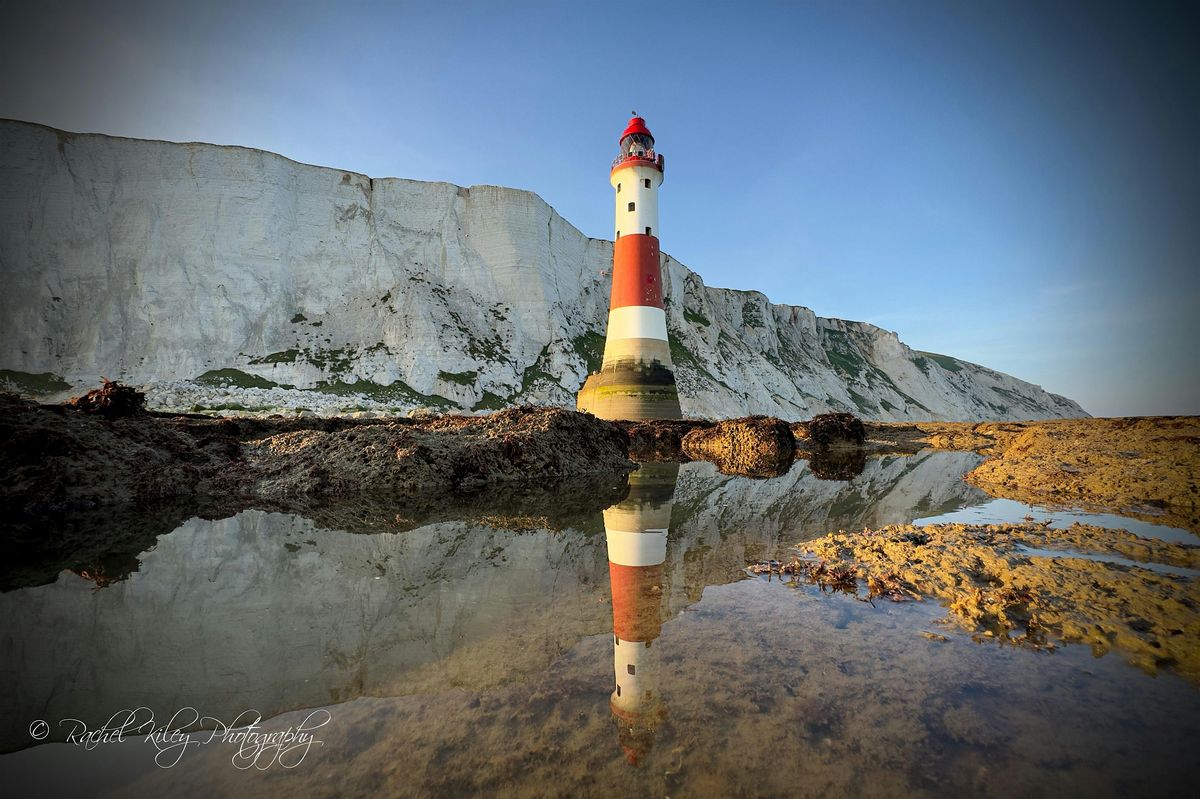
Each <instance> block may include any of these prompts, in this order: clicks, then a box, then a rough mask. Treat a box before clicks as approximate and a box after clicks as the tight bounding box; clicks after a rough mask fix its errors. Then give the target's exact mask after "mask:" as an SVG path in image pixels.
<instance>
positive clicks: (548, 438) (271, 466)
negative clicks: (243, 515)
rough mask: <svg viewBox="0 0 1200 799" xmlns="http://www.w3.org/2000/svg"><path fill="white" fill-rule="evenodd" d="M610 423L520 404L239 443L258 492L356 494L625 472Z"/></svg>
mask: <svg viewBox="0 0 1200 799" xmlns="http://www.w3.org/2000/svg"><path fill="white" fill-rule="evenodd" d="M628 452H629V440H628V438H627V437H626V435H625V432H624V431H623V430H622V429H621V428H619V427H617V426H616V425H614V424H612V423H610V422H605V421H601V420H600V419H597V418H595V417H594V416H591V415H590V414H583V413H576V412H574V411H567V410H563V409H561V408H537V407H531V406H526V407H521V408H510V409H508V410H504V411H500V412H498V413H493V414H490V415H488V416H481V417H469V416H444V417H440V418H438V419H435V420H432V421H430V422H426V423H420V424H393V423H387V424H377V425H363V426H359V427H354V428H349V429H345V430H335V431H329V432H327V431H323V430H297V431H293V432H288V433H281V434H279V435H273V436H269V437H266V438H263V439H260V440H258V441H254V442H251V443H248V444H247V445H246V454H247V459H248V460H249V461H250V462H251V463H252V464H253V467H252V468H253V471H254V486H253V489H252V492H253V493H254V494H255V495H257V496H259V497H272V498H279V497H286V496H292V495H297V494H345V493H350V492H355V491H364V490H388V491H400V492H404V491H430V490H436V489H449V488H454V489H468V490H469V489H477V488H481V487H483V486H487V485H494V484H498V483H504V482H510V481H516V480H523V479H533V480H546V479H564V478H570V477H574V476H578V475H584V474H596V473H600V472H624V471H628V470H629V469H630V468H632V466H633V464H632V463H631V462H630V460H629V458H628Z"/></svg>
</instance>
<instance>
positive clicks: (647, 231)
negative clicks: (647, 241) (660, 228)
mask: <svg viewBox="0 0 1200 799" xmlns="http://www.w3.org/2000/svg"><path fill="white" fill-rule="evenodd" d="M646 235H647V236H649V235H650V228H646Z"/></svg>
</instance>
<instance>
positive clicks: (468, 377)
mask: <svg viewBox="0 0 1200 799" xmlns="http://www.w3.org/2000/svg"><path fill="white" fill-rule="evenodd" d="M478 377H479V372H438V379H439V380H444V381H446V382H447V383H457V384H458V385H460V386H473V385H475V380H476V379H477V378H478Z"/></svg>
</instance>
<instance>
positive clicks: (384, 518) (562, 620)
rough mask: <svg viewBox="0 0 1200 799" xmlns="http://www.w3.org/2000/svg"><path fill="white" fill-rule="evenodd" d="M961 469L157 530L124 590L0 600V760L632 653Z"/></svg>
mask: <svg viewBox="0 0 1200 799" xmlns="http://www.w3.org/2000/svg"><path fill="white" fill-rule="evenodd" d="M977 461H978V458H977V457H976V456H974V455H971V454H969V453H923V454H919V455H915V456H912V457H894V458H881V459H874V460H871V461H869V462H868V463H867V468H866V470H865V471H864V472H863V473H862V475H860V476H859V477H857V478H855V479H854V480H853V481H851V482H839V481H830V480H821V479H818V478H817V477H816V476H815V475H814V474H813V473H812V471H810V470H809V469H808V468H806V465H805V464H796V467H795V468H793V469H791V471H789V472H788V473H787V474H785V475H783V476H782V477H778V478H773V479H769V480H750V479H746V478H740V477H729V476H726V475H721V474H718V473H717V472H716V470H715V469H714V468H713V467H712V466H711V464H707V463H690V464H686V465H684V466H682V467H680V466H678V465H675V464H663V465H653V464H649V465H646V466H644V467H643V468H642V469H641V470H639V471H638V472H634V473H633V474H632V475H631V480H630V486H629V488H628V492H629V493H628V495H627V499H625V500H624V501H619V502H617V504H616V505H615V506H614V507H612V508H610V509H609V511H606V512H605V513H604V516H603V522H604V524H603V527H602V525H601V518H600V517H601V514H600V513H599V510H600V508H603V507H604V505H605V504H608V503H611V502H613V501H615V500H619V499H620V498H621V497H623V496H626V494H625V491H626V488H625V486H624V485H621V486H618V487H616V488H618V489H619V490H615V489H612V487H610V489H611V492H610V493H607V494H606V493H605V491H606V490H610V489H605V488H604V487H598V488H595V489H594V490H593V491H592V493H591V496H592V497H593V498H596V497H607V499H606V500H605V501H603V502H600V503H596V504H592V505H590V506H589V505H588V504H587V503H583V504H581V505H580V506H579V507H578V508H574V506H573V505H572V503H573V502H574V503H576V504H579V503H580V499H579V492H577V491H575V492H572V493H571V494H569V495H562V496H560V495H550V496H549V497H545V498H540V499H539V498H537V497H533V498H527V499H524V500H522V499H521V498H520V497H518V496H513V497H511V498H510V501H509V503H508V508H507V513H503V514H501V513H500V512H499V511H498V510H497V509H496V508H490V507H489V508H468V509H465V510H464V509H456V508H453V507H445V508H442V509H439V510H437V512H436V513H432V512H431V513H430V514H426V515H425V516H423V517H420V518H409V516H411V513H410V514H406V515H405V517H403V518H401V517H398V516H397V515H396V509H395V508H394V507H391V508H387V507H384V506H380V507H379V508H374V507H368V506H364V505H363V504H362V503H361V502H359V503H357V504H354V505H345V504H344V505H335V506H323V507H318V508H313V509H311V510H306V511H304V512H302V513H268V512H264V511H255V510H251V511H244V512H242V513H239V514H237V515H235V516H232V517H229V518H226V519H220V520H209V519H201V518H193V519H190V520H188V521H184V522H181V523H178V525H177V526H176V528H175V529H174V530H173V531H172V532H169V533H168V534H164V535H161V536H158V538H157V541H156V542H154V543H153V546H151V547H150V548H149V549H146V550H145V551H143V552H141V553H140V554H139V555H138V556H137V558H138V560H140V566H139V568H138V570H137V571H134V572H132V573H130V574H129V575H128V578H127V579H124V580H121V581H120V582H115V583H111V584H107V585H105V586H104V587H100V588H97V586H96V584H95V583H93V582H89V581H86V580H84V579H81V578H80V577H79V576H78V575H77V574H72V573H70V572H62V573H61V574H59V576H58V577H57V579H56V580H55V581H54V582H52V583H48V584H45V585H33V586H29V587H25V588H19V589H16V590H11V591H6V592H4V593H0V647H2V654H3V657H0V679H2V681H3V683H4V685H5V689H4V690H3V691H0V719H2V720H3V721H2V722H0V751H11V750H15V749H22V748H24V747H28V746H30V745H33V742H32V741H31V740H30V738H29V733H28V725H29V720H30V719H34V718H80V719H84V720H85V721H87V722H88V723H89V724H98V723H102V722H103V721H104V720H106V719H107V718H109V717H110V716H111V715H112V713H114V712H115V711H117V710H120V709H122V708H129V707H138V706H141V705H145V706H147V707H149V708H151V709H153V710H154V711H155V713H156V715H160V716H161V715H164V714H166V715H169V714H170V713H172V712H174V711H175V710H176V709H178V708H181V707H187V706H192V707H196V708H198V709H200V710H201V711H202V712H204V713H207V714H209V715H213V716H216V717H232V716H235V715H236V714H237V713H239V712H241V711H243V710H245V709H246V708H255V709H257V710H259V711H261V712H262V713H263V714H264V715H265V716H267V717H271V716H273V715H276V714H278V713H283V712H286V711H288V710H291V709H294V708H300V707H313V706H321V705H329V704H334V703H341V702H347V701H349V700H353V699H355V698H357V697H362V696H375V697H396V696H404V695H415V694H425V693H436V692H439V691H445V690H448V689H450V688H462V689H470V690H485V689H490V688H493V687H496V686H501V685H512V684H519V683H521V682H522V681H526V680H528V679H530V678H531V677H532V676H533V675H537V674H540V673H542V671H543V670H544V669H545V668H546V667H547V666H548V664H550V663H552V662H554V661H555V659H556V658H558V657H560V656H561V655H562V653H564V652H566V651H569V650H570V649H571V648H572V647H574V646H575V645H576V643H577V642H578V641H580V640H581V639H583V638H585V637H587V636H592V635H596V634H600V633H607V632H609V631H614V630H615V633H616V635H617V636H618V637H620V638H621V640H622V641H623V643H622V644H621V646H626V645H627V644H626V643H624V642H625V641H628V642H629V646H630V648H631V649H632V648H633V645H634V644H637V645H638V646H639V647H640V648H642V649H643V650H644V651H643V652H642V655H644V656H646V657H647V658H648V657H649V656H650V654H652V653H653V652H654V646H655V644H654V643H653V641H654V640H655V637H656V636H657V632H655V631H656V630H657V629H658V627H659V625H660V623H664V622H665V621H666V620H668V619H670V618H673V617H675V616H676V615H677V614H678V613H680V612H681V611H682V610H683V609H684V608H686V607H688V606H690V605H692V604H693V603H695V602H697V601H698V600H699V599H700V597H701V595H702V594H703V593H704V590H705V588H706V587H707V586H713V585H722V584H726V583H729V582H733V581H736V580H740V579H741V578H742V577H743V576H744V568H745V564H746V563H747V562H748V561H753V560H758V559H760V558H763V557H771V556H773V555H775V554H776V553H779V552H782V551H784V550H786V549H787V548H788V547H790V546H791V545H792V544H794V543H795V542H796V541H799V540H803V539H804V538H806V537H812V536H815V535H819V534H822V533H824V532H825V531H826V530H828V529H836V528H838V527H846V528H849V527H856V526H863V525H879V524H887V523H893V522H904V521H911V520H912V519H913V518H915V517H917V516H925V515H930V514H932V513H937V512H943V511H948V510H952V509H954V508H961V507H964V506H966V505H970V504H974V503H977V502H979V501H981V500H982V499H983V495H982V494H981V493H980V492H978V491H977V490H976V489H973V488H971V487H970V486H967V485H966V484H964V483H963V482H962V480H961V479H959V478H960V476H961V475H962V474H963V473H964V472H965V471H967V470H968V469H969V468H971V467H972V466H974V464H975V463H977ZM676 475H678V479H677V480H676ZM672 489H674V493H673V494H672ZM535 500H536V501H535ZM638 514H641V518H640V519H638V518H636V517H637V516H638ZM668 526H669V527H670V528H671V530H672V533H671V536H670V540H667V537H666V535H665V531H666V529H667V528H668ZM650 530H657V531H658V532H657V533H648V532H646V531H650ZM602 531H608V533H609V536H607V537H609V538H611V536H613V535H614V534H616V536H617V537H618V538H620V537H622V536H621V534H622V533H628V534H630V535H639V536H648V538H646V539H645V541H646V542H647V546H648V542H650V541H651V540H652V539H654V540H656V544H655V546H657V547H658V549H657V550H656V554H655V555H654V557H655V558H656V559H655V560H650V559H648V558H649V557H650V555H648V554H645V555H639V556H638V557H639V558H641V559H640V560H625V559H624V558H625V556H623V555H618V556H617V558H616V559H610V556H611V553H614V552H618V551H619V549H620V547H618V546H614V544H613V542H612V541H611V540H610V541H609V542H608V547H607V548H606V547H605V545H604V542H605V538H602V537H601V532H602ZM641 541H642V539H636V540H635V541H634V543H641ZM627 567H628V569H627ZM639 569H640V570H647V569H652V570H653V574H651V575H650V576H646V575H647V574H650V572H647V571H641V572H640V573H639V572H638V571H637V570H639ZM627 578H628V581H626V579H627ZM656 586H657V590H656V589H655V587H656ZM610 587H611V588H612V594H611V596H613V597H614V598H616V599H618V605H619V607H617V608H615V609H616V610H618V613H617V614H615V615H613V614H610V613H609V608H608V607H607V601H608V597H609V596H610V594H609V590H610ZM625 597H628V598H629V600H630V603H629V604H626V600H625ZM621 608H624V610H621ZM621 630H624V631H625V632H624V634H623V635H622V634H621ZM647 644H649V646H646V645H647ZM614 647H615V644H614ZM646 664H650V665H642V663H641V661H638V662H629V663H625V664H624V665H623V668H624V669H625V673H624V675H622V679H624V677H626V676H637V677H638V678H639V680H638V681H639V683H642V684H645V685H649V683H650V681H651V678H654V677H655V676H656V675H655V674H654V670H653V665H652V661H651V660H646ZM619 665H620V664H619ZM630 665H633V666H634V667H635V671H636V672H637V674H636V675H630V674H629V672H628V667H629V666H630ZM614 689H615V686H614ZM642 690H645V689H644V688H643V689H642ZM650 690H652V691H653V690H654V688H653V687H651V688H650ZM624 694H625V688H624V686H622V696H621V697H619V699H620V702H614V703H613V708H614V709H618V710H621V711H622V712H626V713H627V714H628V716H629V719H631V720H633V721H635V722H638V723H635V724H630V726H629V730H628V731H627V732H626V733H623V735H625V736H626V737H627V738H628V739H629V740H630V741H635V740H638V739H639V738H638V736H640V735H642V731H644V730H645V729H647V728H648V726H649V725H648V724H645V723H641V722H646V721H648V719H649V717H647V716H645V715H644V714H641V715H639V714H637V713H634V712H633V710H635V709H637V710H639V713H640V708H633V706H632V705H628V704H627V703H626V697H625V696H624ZM606 715H611V714H608V712H607V711H606ZM622 723H624V721H623V722H622ZM639 724H640V726H639ZM635 733H636V734H635ZM61 735H62V731H61V730H58V729H56V730H54V731H53V733H52V735H51V738H50V740H56V739H58V740H61ZM632 748H634V750H635V751H636V748H637V747H636V746H634V747H632Z"/></svg>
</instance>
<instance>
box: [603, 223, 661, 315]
mask: <svg viewBox="0 0 1200 799" xmlns="http://www.w3.org/2000/svg"><path fill="white" fill-rule="evenodd" d="M658 255H659V250H658V239H657V238H656V237H654V236H646V235H643V234H640V233H639V234H633V235H629V236H622V237H621V238H619V239H617V240H616V242H615V243H614V244H613V285H612V302H611V303H610V305H609V307H610V308H624V307H625V306H628V305H647V306H651V307H654V308H662V307H663V301H662V273H661V272H660V271H659V268H658Z"/></svg>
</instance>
